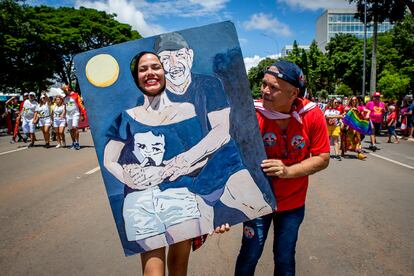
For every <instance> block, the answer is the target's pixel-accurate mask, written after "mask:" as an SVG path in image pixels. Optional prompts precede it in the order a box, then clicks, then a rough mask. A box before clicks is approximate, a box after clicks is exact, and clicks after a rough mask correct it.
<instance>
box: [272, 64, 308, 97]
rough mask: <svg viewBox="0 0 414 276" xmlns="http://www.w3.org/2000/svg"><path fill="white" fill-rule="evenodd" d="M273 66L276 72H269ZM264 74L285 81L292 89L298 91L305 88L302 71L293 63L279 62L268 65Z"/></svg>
mask: <svg viewBox="0 0 414 276" xmlns="http://www.w3.org/2000/svg"><path fill="white" fill-rule="evenodd" d="M272 66H275V67H276V68H277V71H278V72H276V71H273V70H269V68H270V67H272ZM264 73H265V74H271V75H272V76H275V77H276V78H279V79H282V80H284V81H287V82H288V83H290V84H291V85H293V86H294V87H297V88H299V89H300V90H302V89H304V88H305V77H304V76H303V72H302V70H301V69H300V68H299V66H297V65H296V64H294V63H293V62H290V61H286V60H279V61H277V62H275V63H273V64H272V65H270V66H269V67H268V68H267V69H266V70H265V72H264Z"/></svg>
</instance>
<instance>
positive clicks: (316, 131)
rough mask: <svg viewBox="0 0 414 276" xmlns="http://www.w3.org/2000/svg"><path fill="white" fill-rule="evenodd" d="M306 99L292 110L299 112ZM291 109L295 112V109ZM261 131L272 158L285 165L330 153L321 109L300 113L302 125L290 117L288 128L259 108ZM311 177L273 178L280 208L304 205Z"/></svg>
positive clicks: (269, 155) (293, 207) (278, 208)
mask: <svg viewBox="0 0 414 276" xmlns="http://www.w3.org/2000/svg"><path fill="white" fill-rule="evenodd" d="M304 104H306V102H305V100H302V99H297V100H296V101H295V103H294V106H293V110H297V111H299V110H300V109H301V108H302V107H303V105H304ZM293 110H292V111H293ZM256 116H257V119H258V122H259V127H260V132H261V134H262V138H263V143H264V146H265V150H266V154H267V157H268V158H269V159H280V160H282V162H283V164H285V165H286V166H291V165H293V164H296V163H300V162H301V161H302V160H305V159H307V158H309V157H310V156H311V155H319V154H321V153H326V152H327V153H329V151H330V146H329V136H328V129H327V126H326V122H325V116H324V115H323V113H322V111H321V110H320V109H319V108H313V109H311V110H309V111H308V112H306V113H303V114H301V118H302V124H301V123H300V122H298V121H297V120H296V119H295V118H293V117H292V118H291V119H290V122H289V125H288V128H287V129H286V131H282V130H281V129H280V128H279V126H278V125H277V123H276V122H275V120H272V119H268V118H266V117H265V116H264V115H263V114H262V113H260V111H258V110H256ZM308 182H309V177H308V176H303V177H298V178H278V177H273V178H272V186H273V192H274V193H275V197H276V202H277V210H278V211H286V210H291V209H295V208H299V207H301V206H303V205H304V204H305V200H306V192H307V189H308Z"/></svg>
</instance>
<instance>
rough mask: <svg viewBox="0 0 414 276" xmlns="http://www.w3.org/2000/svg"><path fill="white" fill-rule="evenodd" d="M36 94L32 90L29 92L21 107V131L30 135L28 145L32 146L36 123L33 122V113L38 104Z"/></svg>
mask: <svg viewBox="0 0 414 276" xmlns="http://www.w3.org/2000/svg"><path fill="white" fill-rule="evenodd" d="M35 97H36V94H35V93H34V92H30V93H29V98H28V99H27V100H25V101H24V103H23V109H22V128H23V133H24V134H25V135H26V136H29V137H30V144H29V146H28V147H33V145H34V141H35V136H34V133H35V130H36V125H35V124H34V123H33V119H34V115H35V112H36V109H37V106H38V103H37V101H36V100H35Z"/></svg>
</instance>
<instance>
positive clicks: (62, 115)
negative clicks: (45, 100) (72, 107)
mask: <svg viewBox="0 0 414 276" xmlns="http://www.w3.org/2000/svg"><path fill="white" fill-rule="evenodd" d="M55 103H56V105H55V107H54V108H53V112H52V116H53V127H54V128H55V132H56V139H57V142H58V144H57V146H56V148H60V147H65V146H66V142H65V127H66V107H65V105H64V104H63V96H61V95H58V96H56V98H55Z"/></svg>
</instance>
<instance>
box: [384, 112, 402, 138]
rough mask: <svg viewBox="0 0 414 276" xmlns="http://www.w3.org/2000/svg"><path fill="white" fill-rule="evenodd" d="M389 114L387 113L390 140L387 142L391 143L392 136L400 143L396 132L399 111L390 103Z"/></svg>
mask: <svg viewBox="0 0 414 276" xmlns="http://www.w3.org/2000/svg"><path fill="white" fill-rule="evenodd" d="M388 111H389V112H388V115H387V128H388V141H387V143H391V138H392V136H394V137H395V142H394V143H395V144H398V143H399V142H400V141H399V140H398V136H397V134H396V133H395V128H396V126H397V111H395V106H393V105H390V106H389V107H388Z"/></svg>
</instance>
